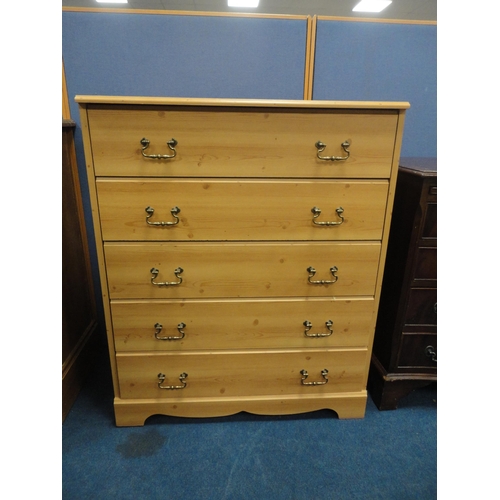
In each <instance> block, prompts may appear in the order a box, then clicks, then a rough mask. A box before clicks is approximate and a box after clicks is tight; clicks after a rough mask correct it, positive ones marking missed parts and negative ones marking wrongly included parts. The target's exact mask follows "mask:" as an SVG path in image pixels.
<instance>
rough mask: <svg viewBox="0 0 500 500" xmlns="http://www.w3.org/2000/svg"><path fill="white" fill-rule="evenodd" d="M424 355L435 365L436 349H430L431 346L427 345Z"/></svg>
mask: <svg viewBox="0 0 500 500" xmlns="http://www.w3.org/2000/svg"><path fill="white" fill-rule="evenodd" d="M425 355H426V356H428V357H429V358H431V360H432V361H434V362H436V363H437V354H436V349H435V348H434V347H432V346H431V345H428V346H427V347H426V348H425Z"/></svg>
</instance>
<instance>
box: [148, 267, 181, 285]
mask: <svg viewBox="0 0 500 500" xmlns="http://www.w3.org/2000/svg"><path fill="white" fill-rule="evenodd" d="M183 272H184V269H182V267H178V268H177V269H174V274H175V276H176V278H178V280H179V281H165V282H163V283H156V282H155V279H156V278H157V277H158V274H159V273H160V271H158V269H156V268H155V267H153V268H152V269H151V271H150V273H151V274H152V275H153V276H152V277H151V283H152V284H153V285H156V286H176V285H180V284H181V283H182V276H180V274H182V273H183Z"/></svg>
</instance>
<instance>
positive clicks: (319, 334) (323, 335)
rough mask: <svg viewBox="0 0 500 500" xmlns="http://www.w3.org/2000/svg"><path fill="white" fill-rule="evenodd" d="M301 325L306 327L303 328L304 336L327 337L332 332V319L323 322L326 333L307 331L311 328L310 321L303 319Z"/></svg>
mask: <svg viewBox="0 0 500 500" xmlns="http://www.w3.org/2000/svg"><path fill="white" fill-rule="evenodd" d="M303 325H304V326H305V327H306V329H305V330H304V335H305V336H306V337H316V338H317V337H329V336H330V335H331V334H332V333H333V328H332V327H333V321H332V320H331V319H329V320H328V321H326V322H325V326H326V328H327V330H328V333H309V331H310V330H311V328H312V323H311V322H310V321H307V320H306V321H304V323H303Z"/></svg>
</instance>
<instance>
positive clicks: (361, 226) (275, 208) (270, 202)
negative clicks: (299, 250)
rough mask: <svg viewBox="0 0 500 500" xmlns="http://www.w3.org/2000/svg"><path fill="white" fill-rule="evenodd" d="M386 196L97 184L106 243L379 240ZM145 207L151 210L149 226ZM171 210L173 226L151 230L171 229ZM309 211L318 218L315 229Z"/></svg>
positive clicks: (319, 188)
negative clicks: (175, 213)
mask: <svg viewBox="0 0 500 500" xmlns="http://www.w3.org/2000/svg"><path fill="white" fill-rule="evenodd" d="M387 190H388V183H387V181H378V182H362V181H350V182H343V181H224V180H215V181H214V180H206V181H203V180H147V179H142V180H130V179H129V180H118V179H116V180H108V179H106V180H99V181H98V182H97V192H98V196H99V212H100V215H101V225H102V231H103V238H104V239H105V240H107V241H126V240H128V241H130V240H135V241H137V240H151V241H154V240H157V241H161V240H163V241H165V240H170V241H182V240H184V241H190V240H205V241H206V240H248V239H251V240H377V239H381V236H382V225H383V221H384V214H385V206H386V200H387ZM147 207H152V208H153V209H154V213H153V215H152V216H151V217H150V218H149V219H148V220H146V217H147V215H148V214H147V213H146V210H145V209H146V208H147ZM173 207H178V208H180V212H179V214H178V218H179V221H178V222H177V223H176V224H174V225H163V226H162V225H152V223H155V222H156V223H158V222H168V223H173V222H176V220H175V218H174V216H173V215H172V213H171V210H172V208H173ZM314 207H318V208H319V209H320V210H321V213H320V215H319V216H317V217H316V218H315V219H314V221H315V223H313V218H314V215H313V213H312V209H313V208H314ZM338 208H341V209H343V212H341V213H340V215H339V214H338V213H337V212H336V210H337V209H338ZM341 217H342V218H343V219H342V218H341ZM321 222H334V223H335V224H336V225H317V223H321Z"/></svg>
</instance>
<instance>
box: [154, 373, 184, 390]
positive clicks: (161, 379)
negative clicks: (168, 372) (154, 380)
mask: <svg viewBox="0 0 500 500" xmlns="http://www.w3.org/2000/svg"><path fill="white" fill-rule="evenodd" d="M187 376H188V374H187V373H181V374H180V375H179V380H180V381H181V384H182V385H161V384H162V382H164V381H165V378H166V377H165V375H164V374H163V373H158V387H159V388H160V389H169V390H171V391H175V390H178V389H184V387H186V385H187V383H186V382H185V380H186V378H187Z"/></svg>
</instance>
